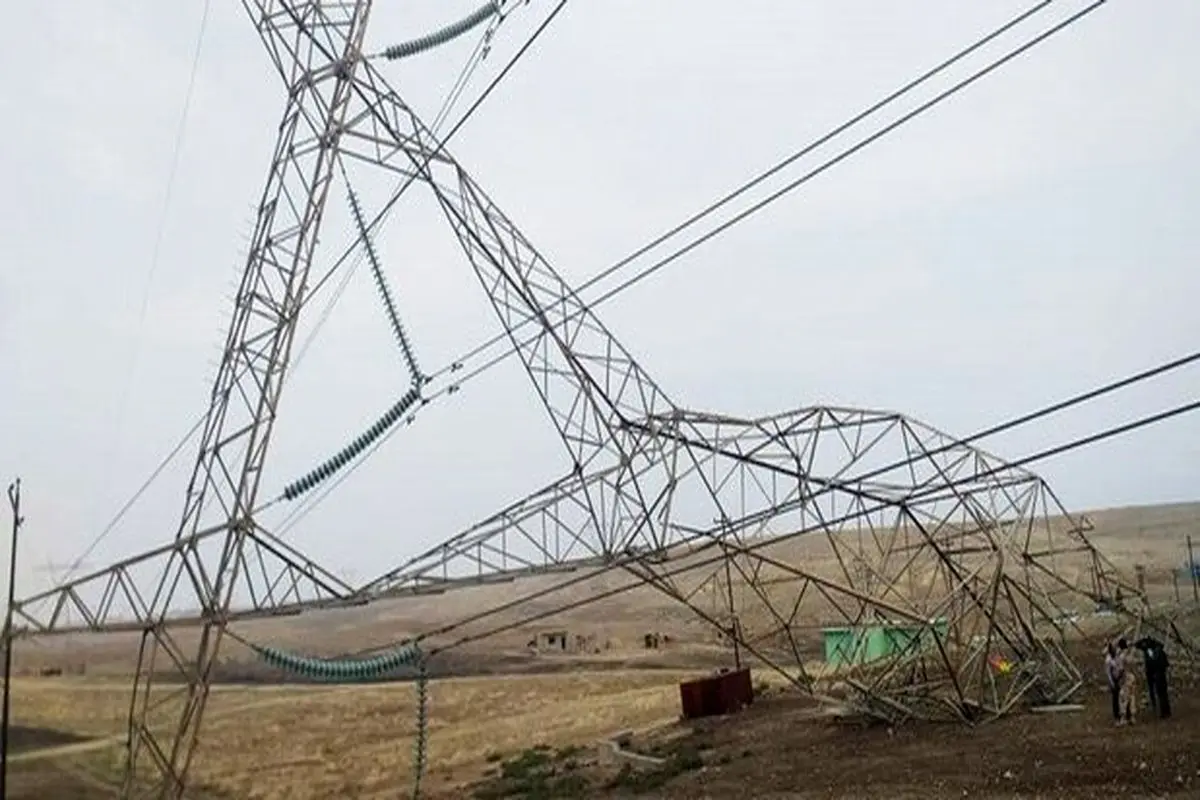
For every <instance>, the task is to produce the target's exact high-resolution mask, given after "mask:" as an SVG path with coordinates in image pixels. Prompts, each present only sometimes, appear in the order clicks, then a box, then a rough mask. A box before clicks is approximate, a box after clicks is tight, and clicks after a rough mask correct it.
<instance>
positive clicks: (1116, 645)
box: [1104, 636, 1171, 725]
mask: <svg viewBox="0 0 1200 800" xmlns="http://www.w3.org/2000/svg"><path fill="white" fill-rule="evenodd" d="M1134 650H1140V651H1141V653H1142V663H1143V666H1144V668H1145V674H1146V690H1147V692H1148V693H1149V695H1150V710H1151V711H1152V712H1155V713H1157V714H1158V716H1159V718H1161V719H1166V718H1167V717H1169V716H1171V698H1170V696H1169V695H1168V693H1167V668H1168V667H1169V666H1170V662H1169V661H1168V660H1167V651H1166V649H1165V648H1164V647H1163V643H1162V642H1160V641H1158V640H1157V639H1155V638H1153V637H1151V636H1145V637H1143V638H1141V639H1138V640H1137V641H1136V642H1134V643H1133V646H1132V647H1131V646H1130V645H1129V642H1128V641H1126V640H1125V638H1124V637H1122V638H1120V639H1118V640H1117V641H1116V642H1109V643H1108V645H1107V646H1106V647H1105V652H1104V671H1105V674H1106V675H1107V676H1108V689H1109V692H1110V693H1111V694H1112V715H1113V719H1114V720H1116V723H1117V724H1118V725H1130V724H1132V723H1133V721H1134V718H1135V717H1136V715H1137V700H1136V678H1135V675H1134V669H1135V664H1134V656H1133V651H1134Z"/></svg>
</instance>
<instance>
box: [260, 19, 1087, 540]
mask: <svg viewBox="0 0 1200 800" xmlns="http://www.w3.org/2000/svg"><path fill="white" fill-rule="evenodd" d="M1050 2H1052V0H1043V2H1041V3H1038V4H1037V5H1035V6H1033V7H1032V8H1030V9H1029V10H1027V11H1025V12H1023V13H1022V14H1021V15H1020V16H1018V17H1016V18H1014V20H1012V21H1010V22H1009V23H1006V24H1005V25H1003V26H1001V27H1000V28H998V29H996V30H995V31H993V32H992V33H990V34H988V35H987V36H985V37H984V38H983V39H981V40H979V41H978V42H976V43H975V44H973V45H970V46H969V47H967V48H965V49H964V50H962V51H960V52H959V53H958V54H956V55H955V56H953V57H952V58H950V59H948V60H946V61H944V62H942V64H940V65H938V66H937V67H935V68H933V69H932V70H929V71H928V72H926V73H925V74H924V75H922V76H921V77H920V78H918V79H916V80H914V81H911V82H910V83H908V84H906V85H905V86H904V87H902V88H901V89H899V90H897V91H896V92H893V93H892V94H891V95H889V96H888V97H887V98H885V99H884V100H882V101H879V102H878V103H875V104H874V105H872V106H871V107H869V108H868V109H866V110H865V111H863V112H861V113H859V114H858V115H856V116H855V117H853V118H852V119H851V120H850V121H848V122H847V123H844V124H843V125H841V126H839V127H838V128H837V129H835V131H834V132H831V133H829V134H827V135H825V136H823V137H821V138H820V139H818V140H816V141H815V142H813V143H811V144H809V145H806V146H805V147H804V148H802V149H801V150H800V151H798V152H797V153H795V154H793V155H791V156H789V157H788V158H787V159H785V160H784V161H783V162H780V163H779V164H777V165H775V166H774V167H772V168H771V169H769V170H767V171H766V172H764V173H762V174H760V175H759V176H756V177H755V178H753V179H751V181H749V182H747V183H746V184H744V185H743V186H742V187H739V188H738V189H737V190H735V191H733V192H731V193H730V194H728V195H726V196H725V197H724V198H722V199H721V200H718V201H717V202H716V203H714V204H712V205H711V206H709V207H708V208H707V209H705V210H704V211H701V212H699V213H697V214H696V215H694V216H693V217H692V218H690V219H689V220H688V221H685V222H684V223H683V224H682V225H680V226H677V228H678V230H683V229H684V228H686V227H688V226H689V225H691V224H693V222H694V221H695V220H698V219H700V218H702V217H704V216H707V215H708V214H710V213H712V211H714V210H716V208H719V207H720V206H721V205H723V204H725V203H727V202H729V200H731V199H733V198H734V197H737V196H739V195H740V194H743V193H745V191H747V190H749V189H750V188H752V187H753V186H754V185H757V184H758V183H761V181H762V180H765V179H766V178H767V177H769V176H770V175H772V174H775V173H776V172H778V170H779V169H782V168H783V167H784V166H786V165H787V164H790V163H792V162H794V161H795V160H796V159H798V158H799V157H800V156H801V155H803V154H804V153H807V152H811V151H812V150H813V149H814V148H816V147H818V146H819V145H820V144H822V143H824V142H826V141H828V140H829V139H830V138H832V137H833V136H834V135H836V133H838V132H841V131H844V130H846V129H847V128H848V127H850V126H852V125H853V124H855V123H856V122H857V121H861V120H862V119H865V118H866V117H867V116H870V115H871V114H872V113H875V112H876V111H878V110H879V109H881V108H883V107H884V106H885V105H887V104H888V103H890V102H893V101H894V100H895V99H897V98H899V97H900V96H902V95H903V94H905V93H907V92H908V91H911V90H912V89H913V88H915V87H916V86H918V85H919V84H920V83H922V82H924V81H926V80H928V79H929V78H930V77H933V76H934V75H936V74H938V73H939V72H940V71H942V70H945V69H946V68H947V67H949V66H951V65H952V64H954V63H956V62H957V61H958V60H960V59H961V58H963V57H965V56H966V55H969V54H970V53H972V52H974V51H975V50H977V49H979V47H982V46H983V45H984V44H986V43H987V42H990V41H992V40H993V39H995V38H996V37H997V36H999V35H1000V34H1002V33H1004V32H1005V31H1007V30H1010V29H1011V28H1012V27H1013V26H1014V25H1016V24H1018V23H1019V22H1021V21H1024V20H1026V19H1028V18H1029V17H1030V16H1032V15H1033V14H1035V13H1037V12H1038V11H1041V10H1042V9H1044V8H1046V7H1047V6H1048V5H1049V4H1050ZM1106 2H1107V0H1095V1H1094V2H1092V3H1091V4H1089V5H1087V6H1085V7H1084V8H1082V9H1080V10H1079V11H1077V12H1075V13H1074V14H1072V15H1070V16H1068V17H1066V18H1065V19H1063V20H1061V21H1060V22H1058V23H1056V24H1054V25H1052V26H1051V27H1050V28H1048V29H1046V30H1045V31H1043V32H1042V33H1040V34H1037V35H1036V36H1034V37H1032V38H1031V39H1029V40H1027V41H1026V42H1025V43H1024V44H1021V45H1019V46H1017V47H1015V48H1013V49H1012V50H1009V51H1008V52H1007V53H1005V54H1004V55H1002V56H1000V57H999V58H997V59H995V60H993V61H992V62H990V63H989V64H987V65H986V66H984V67H982V68H980V69H979V70H977V71H975V72H973V73H971V74H970V75H968V76H967V77H966V78H963V79H962V80H960V81H958V82H957V83H955V84H953V85H951V86H950V87H949V88H947V89H945V90H943V91H942V92H940V93H938V94H936V95H935V96H934V97H932V98H930V99H929V100H927V101H925V102H923V103H921V104H920V105H918V106H916V107H915V108H913V109H912V110H910V111H908V112H906V113H905V114H903V115H901V116H900V117H898V118H896V119H895V120H893V121H892V122H890V123H888V124H887V125H885V126H884V127H882V128H880V129H879V130H877V131H875V132H874V133H871V134H869V135H867V136H865V137H863V138H862V139H860V140H858V141H857V142H856V143H855V144H853V145H851V146H849V147H847V148H846V149H844V150H842V151H841V152H840V153H838V154H837V155H835V156H832V157H830V158H829V159H827V160H825V161H824V162H822V163H821V164H820V165H819V166H817V167H815V168H813V169H811V170H809V171H808V172H806V173H804V174H803V175H801V176H800V177H798V178H796V179H794V180H792V181H790V182H789V183H787V184H786V185H784V186H783V187H782V188H780V189H778V190H776V191H775V192H773V193H771V194H770V195H768V196H767V197H765V198H763V199H762V200H759V201H758V202H756V203H754V204H753V205H751V206H749V207H748V208H746V209H744V210H742V211H740V212H739V213H738V214H736V215H735V216H733V217H731V218H730V219H728V220H726V221H725V222H723V223H721V224H720V225H718V226H717V227H715V228H713V229H711V230H709V231H708V232H706V233H704V234H702V235H700V236H698V237H697V238H695V239H693V240H692V241H690V242H688V243H687V244H685V245H683V246H681V247H679V248H678V249H676V250H675V251H673V252H671V253H670V254H669V255H667V256H664V257H663V258H661V259H659V260H658V261H655V262H654V263H652V264H650V265H648V266H647V267H644V268H643V269H641V270H639V271H638V272H636V273H634V274H633V275H631V276H630V277H629V278H627V279H625V280H624V281H622V282H621V283H619V284H617V285H616V286H614V287H612V288H610V289H609V290H607V291H606V292H604V293H603V294H601V295H600V296H599V297H597V298H595V299H594V300H591V301H589V302H588V303H587V305H586V307H585V308H583V309H580V311H577V312H575V313H574V314H571V315H568V317H567V320H566V321H569V320H571V319H574V318H575V317H576V316H578V315H579V314H580V313H584V312H586V311H587V310H590V309H594V308H596V307H597V306H599V305H601V304H602V303H604V302H606V301H607V300H610V299H612V298H613V297H615V296H616V295H617V294H619V293H621V292H623V291H625V290H626V289H628V288H630V287H632V286H634V285H635V284H637V283H639V282H641V281H643V280H645V279H646V278H648V277H650V276H651V275H653V274H654V273H656V272H658V271H660V270H662V269H663V268H664V267H666V266H668V265H669V264H671V263H673V262H675V261H676V260H678V259H679V258H681V257H682V256H684V255H686V254H687V253H689V252H691V251H692V250H694V249H696V248H697V247H699V246H700V245H702V244H704V243H706V242H708V241H710V240H712V239H713V238H715V237H716V236H718V235H720V234H721V233H724V232H725V231H727V230H729V229H730V228H732V227H733V226H735V225H737V224H738V223H740V222H742V221H744V220H746V219H747V218H749V217H750V216H752V215H754V214H756V213H758V212H759V211H761V210H763V209H764V208H766V207H767V206H769V205H770V204H771V203H773V202H775V201H777V200H779V199H780V198H782V197H784V196H786V195H787V194H790V193H791V192H793V191H795V190H796V189H798V188H799V187H801V186H803V185H804V184H806V183H808V182H809V181H811V180H812V179H813V178H816V177H817V176H819V175H821V174H822V173H824V172H825V171H827V170H828V169H830V168H831V167H833V166H835V165H837V164H839V163H841V162H842V161H844V160H845V159H847V158H849V157H850V156H851V155H854V154H855V153H857V152H859V151H861V150H863V149H865V148H866V147H868V146H869V145H871V144H873V143H874V142H876V141H878V140H880V139H882V138H883V137H885V136H886V135H888V134H889V133H892V132H893V131H895V130H896V129H898V128H900V127H901V126H903V125H904V124H906V123H908V122H910V121H912V120H913V119H915V118H916V117H918V116H920V115H921V114H923V113H925V112H927V111H929V110H931V109H932V108H934V107H935V106H937V105H939V104H941V103H942V102H944V101H945V100H947V99H949V98H951V97H953V96H955V95H956V94H958V93H959V92H960V91H962V90H963V89H965V88H967V87H968V86H970V85H972V84H974V83H976V82H977V81H979V80H980V79H982V78H983V77H985V76H987V75H989V74H991V73H992V72H994V71H995V70H997V69H998V68H1000V67H1001V66H1003V65H1005V64H1007V63H1009V62H1010V61H1012V60H1014V59H1015V58H1017V57H1019V56H1021V55H1022V54H1024V53H1026V52H1028V51H1029V50H1031V49H1032V48H1034V47H1035V46H1037V45H1038V44H1040V43H1042V42H1044V41H1046V40H1047V39H1049V38H1050V37H1051V36H1053V35H1055V34H1056V33H1059V32H1061V31H1063V30H1065V29H1066V28H1068V27H1069V26H1070V25H1072V24H1074V23H1076V22H1078V21H1080V20H1081V19H1083V18H1084V17H1085V16H1087V15H1088V14H1090V13H1092V12H1093V11H1095V10H1096V9H1098V8H1099V7H1100V6H1102V5H1104V4H1105V3H1106ZM674 230H675V229H672V231H668V232H667V233H666V234H664V235H663V236H660V237H658V238H656V239H655V240H654V241H652V242H651V243H650V244H648V245H646V246H644V247H642V248H639V249H638V250H637V251H635V252H634V253H633V254H631V255H630V256H627V257H626V258H624V259H622V260H621V261H619V262H617V264H614V265H613V266H612V267H609V268H608V269H606V270H605V271H604V272H601V273H600V274H598V275H597V276H595V277H594V278H592V279H590V280H588V281H587V282H586V283H584V284H583V285H582V286H581V287H580V289H579V290H578V291H582V290H583V289H585V288H587V287H589V286H592V285H594V284H595V283H596V282H597V281H599V280H601V279H602V277H604V276H607V275H610V274H612V273H613V272H615V271H617V270H619V269H621V268H622V267H624V266H625V265H627V264H628V263H630V262H631V261H633V260H634V259H635V258H637V256H638V255H640V254H641V253H644V252H646V251H648V250H649V249H651V248H653V247H654V246H656V244H657V243H659V242H661V241H665V240H666V239H667V238H670V237H671V236H672V235H673V231H674ZM528 321H529V320H526V323H527V322H528ZM516 327H517V328H520V327H521V325H518V326H516ZM507 335H508V334H507V333H502V334H499V335H497V336H496V337H493V338H492V339H491V340H489V341H488V342H485V343H483V344H481V345H479V346H478V347H476V348H474V349H473V350H471V351H470V352H469V353H468V354H467V355H466V356H463V357H462V358H460V359H457V360H456V361H455V362H454V363H453V364H452V365H451V366H449V367H444V368H443V369H441V370H439V371H438V372H435V373H432V374H431V375H430V377H431V378H433V377H437V376H440V375H444V374H446V373H447V372H450V371H453V370H454V369H455V368H456V367H457V366H458V365H461V364H462V362H463V361H464V360H466V359H467V358H469V357H470V356H471V355H474V354H477V353H480V352H482V351H483V350H486V349H487V348H488V347H490V346H491V345H492V344H494V343H497V342H500V341H503V340H504V339H505V338H506V337H507ZM535 336H536V334H535ZM531 339H532V337H531ZM525 343H526V344H527V343H528V341H527V342H525ZM516 352H517V348H516V347H513V346H510V347H509V348H508V349H506V350H505V351H503V352H501V353H500V354H498V355H496V356H494V357H492V358H491V359H490V360H488V361H486V362H484V363H483V364H481V365H480V366H479V367H477V368H475V369H474V370H472V371H470V372H467V373H465V374H464V375H463V376H462V377H461V378H459V379H458V380H457V381H456V382H455V384H454V386H452V387H446V388H445V389H442V390H441V391H439V392H436V393H433V394H432V395H430V396H429V398H428V399H430V400H432V399H433V398H435V397H437V396H439V395H444V394H448V393H449V392H450V391H451V390H452V389H457V387H461V386H462V385H463V384H464V383H465V382H466V381H467V380H470V379H471V378H474V377H476V376H478V375H480V374H481V373H483V372H485V371H486V370H488V369H491V368H492V367H494V366H496V365H497V364H499V363H500V362H501V361H503V360H505V359H506V358H508V357H509V356H511V355H513V354H514V353H516ZM397 430H399V429H398V428H394V429H392V430H390V431H388V432H387V433H386V434H384V435H383V436H382V437H381V438H380V439H379V440H378V441H377V442H375V444H374V445H372V447H371V448H370V449H368V450H367V451H366V452H365V453H364V454H363V455H362V456H361V457H360V458H359V460H358V461H356V462H355V463H353V464H351V465H349V467H348V468H347V469H346V471H345V472H343V473H342V474H341V475H340V476H338V477H337V478H336V479H334V480H333V481H332V482H331V483H330V484H329V485H328V486H327V487H326V488H325V489H324V490H323V491H322V492H320V493H319V494H314V495H312V496H311V497H312V499H311V500H309V501H307V502H305V503H303V504H302V505H300V506H298V507H297V508H296V509H295V510H294V511H293V512H292V513H290V514H289V515H288V516H287V517H286V518H285V519H284V521H283V523H282V525H281V529H280V535H282V534H283V533H284V532H285V531H287V530H289V529H290V528H291V527H293V526H294V525H295V524H296V523H297V522H298V521H299V520H300V519H303V517H304V516H306V515H307V514H308V513H310V511H311V510H312V509H313V508H315V507H316V506H317V505H319V504H320V503H321V502H323V500H324V498H325V497H327V496H328V495H329V494H330V493H331V492H332V491H334V490H335V489H336V488H337V487H338V486H340V485H341V483H342V482H343V481H345V480H346V479H347V478H349V477H350V476H351V475H353V474H354V473H355V471H356V470H357V469H358V467H359V466H361V465H362V464H363V463H364V462H365V461H366V460H367V459H369V458H370V457H371V455H373V454H374V453H375V452H376V451H377V450H378V448H380V447H382V446H383V444H384V443H386V442H387V441H388V440H389V439H390V438H391V437H392V436H393V435H394V434H395V433H396V431H397Z"/></svg>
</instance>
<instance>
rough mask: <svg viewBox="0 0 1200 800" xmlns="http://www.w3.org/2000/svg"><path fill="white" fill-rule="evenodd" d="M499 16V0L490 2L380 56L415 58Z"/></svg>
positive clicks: (391, 59)
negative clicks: (455, 20)
mask: <svg viewBox="0 0 1200 800" xmlns="http://www.w3.org/2000/svg"><path fill="white" fill-rule="evenodd" d="M499 14H500V2H499V0H492V1H491V2H489V3H485V4H484V5H482V6H480V7H479V8H477V9H476V10H475V11H473V12H472V13H470V14H468V15H467V16H465V17H463V18H462V19H460V20H458V21H457V22H452V23H450V24H449V25H447V26H446V27H444V28H439V29H438V30H436V31H434V32H433V33H430V34H427V35H425V36H422V37H421V38H419V39H411V40H409V41H407V42H401V43H400V44H395V45H392V46H391V47H389V48H388V49H386V50H384V51H383V53H382V54H381V55H382V56H383V57H384V58H386V59H387V60H389V61H395V60H397V59H400V58H408V57H409V56H415V55H417V54H418V53H424V52H425V51H426V50H432V49H433V48H435V47H441V46H442V45H444V44H446V43H447V42H451V41H454V40H455V39H457V38H458V37H459V36H462V35H463V34H464V33H467V32H468V31H470V30H472V29H474V28H476V27H478V26H480V25H482V24H483V23H485V22H487V21H488V20H489V19H491V18H492V17H495V16H499Z"/></svg>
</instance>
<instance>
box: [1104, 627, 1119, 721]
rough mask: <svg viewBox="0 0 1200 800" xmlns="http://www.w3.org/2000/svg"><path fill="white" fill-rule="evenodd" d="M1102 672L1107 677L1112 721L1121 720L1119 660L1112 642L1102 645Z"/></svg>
mask: <svg viewBox="0 0 1200 800" xmlns="http://www.w3.org/2000/svg"><path fill="white" fill-rule="evenodd" d="M1104 674H1105V676H1106V677H1107V678H1108V694H1109V697H1110V698H1111V699H1112V715H1113V721H1114V722H1120V721H1121V705H1120V703H1121V701H1120V696H1121V695H1120V693H1121V662H1120V660H1119V659H1118V658H1117V648H1116V645H1114V644H1113V643H1112V642H1109V643H1108V644H1106V645H1104Z"/></svg>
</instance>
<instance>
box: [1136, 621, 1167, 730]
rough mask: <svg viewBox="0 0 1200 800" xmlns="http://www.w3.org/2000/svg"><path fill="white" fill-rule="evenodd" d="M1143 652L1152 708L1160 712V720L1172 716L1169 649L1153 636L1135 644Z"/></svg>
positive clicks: (1143, 638)
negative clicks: (1169, 685) (1168, 678)
mask: <svg viewBox="0 0 1200 800" xmlns="http://www.w3.org/2000/svg"><path fill="white" fill-rule="evenodd" d="M1133 646H1134V647H1136V648H1137V649H1138V650H1141V651H1142V658H1143V660H1144V662H1145V666H1146V689H1147V690H1148V691H1149V693H1150V708H1151V710H1153V711H1156V712H1158V716H1159V718H1160V719H1166V718H1167V717H1169V716H1171V698H1170V696H1169V695H1168V693H1167V667H1169V666H1170V665H1171V664H1170V661H1169V660H1168V659H1167V649H1166V647H1165V646H1164V645H1163V643H1162V642H1160V641H1158V640H1157V639H1155V638H1154V637H1153V636H1143V637H1142V638H1141V639H1138V640H1137V641H1136V642H1134V643H1133Z"/></svg>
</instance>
